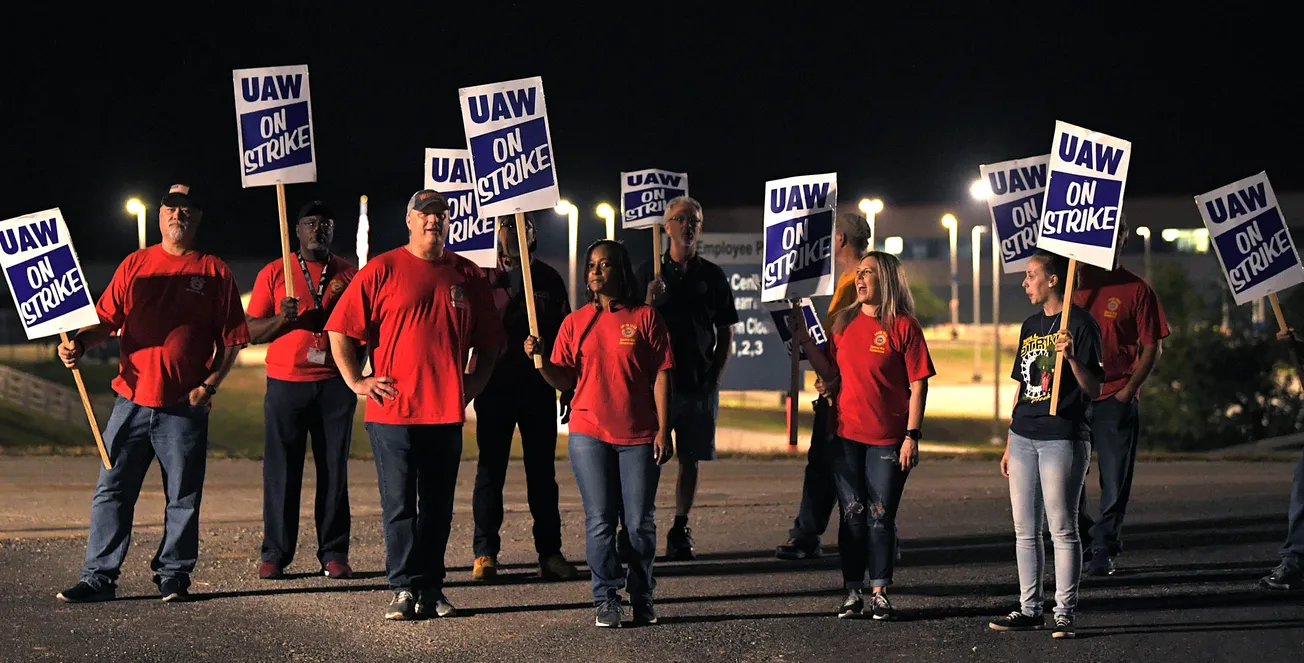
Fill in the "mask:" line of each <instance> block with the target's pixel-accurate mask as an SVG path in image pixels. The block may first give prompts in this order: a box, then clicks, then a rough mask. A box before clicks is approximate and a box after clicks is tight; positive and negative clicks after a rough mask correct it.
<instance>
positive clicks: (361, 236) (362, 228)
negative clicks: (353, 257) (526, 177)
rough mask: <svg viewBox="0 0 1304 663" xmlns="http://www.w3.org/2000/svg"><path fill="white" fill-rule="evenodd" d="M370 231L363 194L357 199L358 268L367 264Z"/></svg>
mask: <svg viewBox="0 0 1304 663" xmlns="http://www.w3.org/2000/svg"><path fill="white" fill-rule="evenodd" d="M370 233H371V221H370V220H369V219H368V218H367V197H366V196H365V195H364V196H362V198H360V199H359V200H358V237H357V252H358V268H359V269H361V268H362V267H364V266H365V265H366V264H367V253H368V252H369V251H370V250H371V247H370V246H369V245H368V242H367V238H368V236H369V235H370Z"/></svg>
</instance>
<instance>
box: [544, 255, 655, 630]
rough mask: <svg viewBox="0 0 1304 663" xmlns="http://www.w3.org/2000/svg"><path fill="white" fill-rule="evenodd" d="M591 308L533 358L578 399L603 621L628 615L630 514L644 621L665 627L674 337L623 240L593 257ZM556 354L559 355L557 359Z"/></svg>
mask: <svg viewBox="0 0 1304 663" xmlns="http://www.w3.org/2000/svg"><path fill="white" fill-rule="evenodd" d="M584 264H585V274H586V276H587V281H588V287H587V289H586V293H585V294H586V296H587V299H588V301H589V302H591V304H590V305H587V306H583V307H581V308H580V309H579V310H577V311H575V312H574V313H571V314H570V315H568V316H566V319H565V320H564V321H563V322H562V325H561V330H560V331H558V333H557V342H556V345H555V346H554V347H553V348H552V349H551V351H550V352H545V348H544V347H543V343H542V342H541V341H540V340H539V339H538V338H536V337H534V336H530V337H528V338H526V339H525V353H526V354H527V355H531V356H532V355H535V354H540V353H542V354H543V355H544V360H543V367H542V368H541V369H540V372H541V373H542V374H543V378H544V379H545V380H547V381H548V384H550V385H552V386H553V388H555V389H557V390H558V391H569V390H572V389H573V390H575V397H574V398H573V399H572V400H571V419H570V439H569V447H570V460H571V468H572V469H573V470H574V472H575V482H576V483H577V484H578V485H579V489H580V497H581V498H582V500H583V502H584V526H585V556H586V558H587V561H588V564H589V570H590V571H591V572H592V574H593V604H594V606H596V608H597V625H598V626H602V627H615V628H619V627H620V625H621V620H622V619H623V617H624V613H623V611H622V609H621V602H620V596H619V595H618V594H617V593H616V592H617V590H619V589H620V587H621V584H622V583H621V579H620V577H619V574H620V563H619V561H618V560H617V559H616V523H617V520H618V518H619V515H620V513H621V512H622V510H623V512H624V517H625V527H626V528H627V529H628V531H629V533H630V536H629V539H630V544H631V547H632V548H633V559H632V560H630V563H629V570H628V573H627V576H626V581H625V583H624V584H625V587H626V589H627V590H628V592H629V598H630V603H631V604H632V606H633V609H634V622H635V623H636V624H655V623H656V621H657V616H656V610H655V609H654V607H653V604H652V592H653V590H654V589H655V588H656V581H655V580H654V579H653V578H652V562H653V560H654V559H655V558H656V522H655V520H654V516H655V514H656V494H657V482H658V481H659V480H660V478H661V466H662V465H664V464H666V462H668V461H669V460H670V457H671V456H672V455H673V454H674V447H673V446H672V444H671V442H670V436H669V430H670V426H669V420H670V369H671V367H672V366H673V364H674V361H673V359H672V358H671V354H670V332H669V330H668V329H667V327H666V324H665V321H664V320H663V319H662V318H661V315H660V314H659V313H657V312H656V310H655V309H654V308H652V307H651V306H648V305H646V304H644V303H643V302H642V298H641V297H638V296H636V295H635V294H634V293H635V279H634V269H633V267H632V266H631V264H630V261H629V253H628V252H626V250H625V247H624V246H622V245H621V244H618V243H616V242H613V241H610V240H602V241H599V242H596V243H595V244H593V246H591V247H589V251H588V255H587V257H586V258H585V262H584ZM549 356H551V358H549Z"/></svg>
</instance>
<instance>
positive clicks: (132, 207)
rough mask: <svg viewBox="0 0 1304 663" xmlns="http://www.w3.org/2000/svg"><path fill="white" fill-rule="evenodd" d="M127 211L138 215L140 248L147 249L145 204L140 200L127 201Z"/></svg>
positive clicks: (137, 232)
mask: <svg viewBox="0 0 1304 663" xmlns="http://www.w3.org/2000/svg"><path fill="white" fill-rule="evenodd" d="M127 211H128V212H130V213H132V214H135V215H136V234H138V235H139V236H140V248H142V249H143V248H145V204H144V203H142V202H140V199H139V198H132V199H131V200H128V201H127Z"/></svg>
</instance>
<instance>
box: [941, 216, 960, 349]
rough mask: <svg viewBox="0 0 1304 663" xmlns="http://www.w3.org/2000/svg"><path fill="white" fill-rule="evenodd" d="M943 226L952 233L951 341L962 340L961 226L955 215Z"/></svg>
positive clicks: (945, 219) (943, 220)
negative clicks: (959, 253)
mask: <svg viewBox="0 0 1304 663" xmlns="http://www.w3.org/2000/svg"><path fill="white" fill-rule="evenodd" d="M942 226H943V227H945V228H946V229H947V230H949V231H951V340H955V339H957V338H960V266H959V258H958V256H957V253H958V252H959V237H958V233H959V224H958V222H957V221H956V220H955V216H954V215H951V214H947V215H946V216H944V217H942Z"/></svg>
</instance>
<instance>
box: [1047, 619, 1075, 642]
mask: <svg viewBox="0 0 1304 663" xmlns="http://www.w3.org/2000/svg"><path fill="white" fill-rule="evenodd" d="M1050 637H1052V638H1055V639H1056V640H1072V639H1073V638H1076V637H1078V632H1077V631H1076V630H1074V628H1073V618H1072V617H1070V616H1068V615H1060V616H1059V617H1056V618H1055V630H1054V631H1052V632H1051V634H1050Z"/></svg>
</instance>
